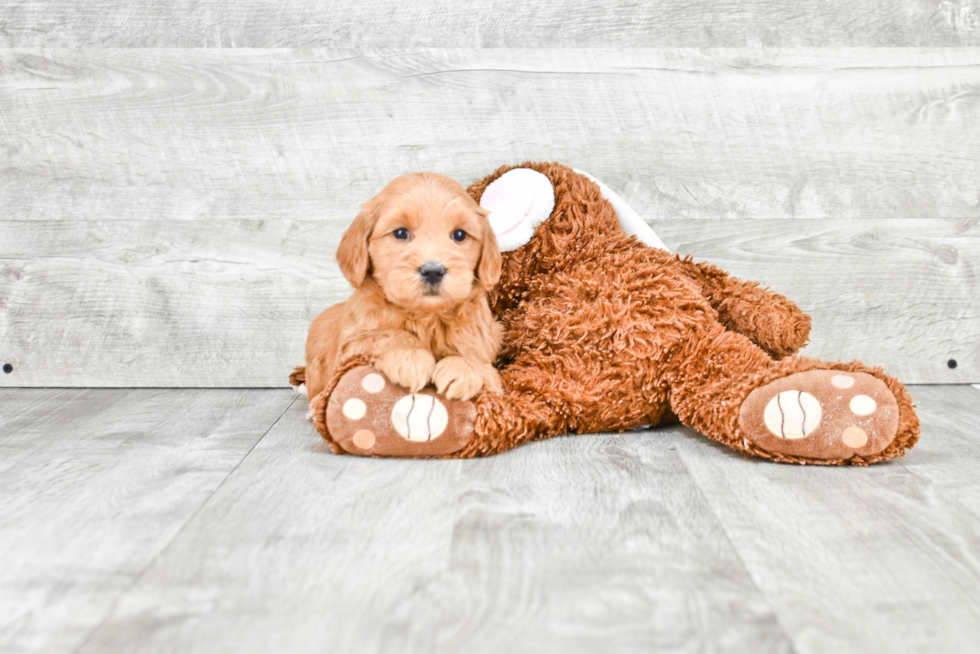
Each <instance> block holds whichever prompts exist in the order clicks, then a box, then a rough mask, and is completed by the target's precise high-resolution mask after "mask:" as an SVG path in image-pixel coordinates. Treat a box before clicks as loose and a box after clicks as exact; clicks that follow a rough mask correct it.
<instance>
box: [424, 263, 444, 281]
mask: <svg viewBox="0 0 980 654" xmlns="http://www.w3.org/2000/svg"><path fill="white" fill-rule="evenodd" d="M445 276H446V267H445V266H444V265H442V264H441V263H439V262H437V261H426V262H425V263H423V264H422V265H421V266H419V277H421V278H422V281H424V282H425V283H426V284H428V285H430V286H438V285H439V283H440V282H441V281H442V278H443V277H445Z"/></svg>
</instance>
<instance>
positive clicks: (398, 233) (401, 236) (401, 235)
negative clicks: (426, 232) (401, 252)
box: [391, 227, 409, 241]
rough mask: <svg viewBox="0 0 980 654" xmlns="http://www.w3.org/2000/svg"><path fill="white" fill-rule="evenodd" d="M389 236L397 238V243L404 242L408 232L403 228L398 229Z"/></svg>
mask: <svg viewBox="0 0 980 654" xmlns="http://www.w3.org/2000/svg"><path fill="white" fill-rule="evenodd" d="M391 235H392V236H394V237H395V238H397V239H398V240H399V241H404V240H405V239H407V238H408V236H409V234H408V230H407V229H405V228H404V227H399V228H398V229H396V230H395V231H393V232H392V233H391Z"/></svg>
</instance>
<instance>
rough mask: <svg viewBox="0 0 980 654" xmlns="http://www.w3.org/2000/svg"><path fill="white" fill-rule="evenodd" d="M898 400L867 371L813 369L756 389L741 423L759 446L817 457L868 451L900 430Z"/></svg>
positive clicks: (875, 451) (862, 454)
mask: <svg viewBox="0 0 980 654" xmlns="http://www.w3.org/2000/svg"><path fill="white" fill-rule="evenodd" d="M898 417H899V416H898V402H897V401H896V400H895V396H894V395H892V393H891V391H890V390H888V387H887V386H886V385H885V383H884V382H883V381H881V380H880V379H878V378H877V377H874V376H873V375H869V374H867V373H863V372H844V371H840V370H809V371H807V372H798V373H796V374H793V375H789V376H788V377H783V378H781V379H777V380H775V381H772V382H770V383H768V384H766V385H764V386H761V387H759V388H757V389H755V390H754V391H752V392H751V393H750V394H749V396H748V397H747V398H746V399H745V402H744V403H743V404H742V408H741V413H740V414H739V425H740V427H741V428H742V432H743V434H744V435H745V436H747V437H748V438H749V439H750V440H751V441H752V443H753V444H754V445H756V446H757V447H759V448H761V449H763V450H766V451H769V452H773V453H778V454H782V455H786V456H792V457H802V458H806V459H814V460H826V461H828V462H829V461H830V460H838V461H840V462H843V461H845V460H847V459H850V458H853V457H869V456H873V455H875V454H878V453H879V452H881V451H882V450H884V449H885V448H886V447H888V445H890V444H891V442H892V441H893V440H894V439H895V435H896V433H897V432H898Z"/></svg>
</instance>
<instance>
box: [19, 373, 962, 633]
mask: <svg viewBox="0 0 980 654" xmlns="http://www.w3.org/2000/svg"><path fill="white" fill-rule="evenodd" d="M912 394H913V396H914V397H915V399H916V401H917V403H918V405H919V412H920V416H921V417H922V420H923V438H922V441H921V443H920V445H919V446H918V447H917V448H916V449H915V450H913V451H912V452H911V453H910V455H909V456H908V457H906V458H905V459H901V460H898V461H895V462H891V463H889V464H885V465H880V466H877V467H872V468H869V469H822V468H814V467H796V466H783V465H778V464H773V463H768V462H760V461H755V460H747V459H744V458H742V457H741V456H738V455H735V454H733V453H731V452H730V451H728V450H726V449H724V448H722V447H719V446H716V445H714V444H712V443H710V442H707V441H706V440H704V439H703V438H701V437H699V436H698V435H697V434H695V433H694V432H692V431H691V430H688V429H686V428H683V427H672V428H663V429H657V430H653V431H647V432H634V433H629V434H614V435H602V434H599V435H586V436H578V437H571V438H558V439H553V440H551V441H547V442H542V443H537V444H533V445H530V446H527V447H524V448H520V449H518V450H515V451H513V452H510V453H507V454H505V455H501V456H498V457H494V458H489V459H483V460H473V461H394V460H375V459H359V458H354V457H346V456H335V455H333V454H331V453H330V452H329V450H328V448H327V447H326V446H325V445H324V444H323V443H322V442H321V441H320V440H319V439H318V438H317V436H316V434H315V432H314V431H313V429H312V427H311V426H310V425H309V424H308V423H307V422H306V420H305V417H304V413H305V403H304V402H302V401H301V400H296V399H295V397H296V396H294V395H292V394H291V392H289V391H286V390H282V389H277V390H215V389H209V390H197V389H184V390H155V389H139V390H120V389H98V390H56V389H3V390H0V425H2V432H0V453H2V454H0V471H2V473H0V479H2V480H3V481H2V484H0V560H2V561H3V565H0V651H3V652H45V653H48V652H55V653H57V652H116V651H119V652H123V651H124V652H175V651H179V652H236V653H239V652H269V651H275V652H306V651H310V652H313V651H316V652H358V653H361V652H399V653H401V652H457V651H465V652H535V653H537V652H562V653H564V652H579V651H581V652H594V651H616V652H634V651H637V652H639V651H692V652H695V651H697V652H714V651H719V652H770V651H775V652H783V651H785V652H799V653H809V652H845V651H860V652H890V653H891V652H919V651H931V652H937V651H943V652H968V651H975V647H976V643H978V642H980V531H978V529H977V525H978V520H980V476H978V475H977V474H976V460H977V457H978V455H980V434H978V425H980V389H978V388H974V387H969V386H933V387H926V386H917V387H913V388H912Z"/></svg>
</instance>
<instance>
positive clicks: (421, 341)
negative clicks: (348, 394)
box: [294, 173, 501, 400]
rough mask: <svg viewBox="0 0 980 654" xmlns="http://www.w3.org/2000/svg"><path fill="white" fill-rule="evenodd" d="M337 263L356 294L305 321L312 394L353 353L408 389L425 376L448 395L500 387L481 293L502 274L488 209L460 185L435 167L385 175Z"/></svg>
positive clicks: (496, 334)
mask: <svg viewBox="0 0 980 654" xmlns="http://www.w3.org/2000/svg"><path fill="white" fill-rule="evenodd" d="M337 263H338V264H340V270H341V271H342V272H343V273H344V277H346V278H347V279H348V280H349V281H350V283H351V284H353V285H354V289H355V290H354V294H353V295H352V296H351V297H350V299H349V300H347V301H346V302H341V303H340V304H336V305H334V306H332V307H330V308H329V309H327V310H326V311H324V312H323V313H321V314H320V315H319V316H317V318H316V320H314V321H313V324H312V325H310V333H309V338H308V339H307V341H306V371H305V381H306V387H307V396H308V397H309V398H310V399H311V400H312V399H313V398H315V397H316V396H317V395H319V394H320V392H321V391H322V390H323V388H324V386H325V385H326V384H327V382H328V381H329V380H330V376H331V374H332V372H333V368H334V366H335V365H336V364H337V362H339V361H342V360H343V359H346V358H347V357H349V356H352V355H357V354H364V355H367V356H369V357H371V359H372V361H373V364H374V366H375V367H376V368H377V369H378V370H380V371H381V372H383V373H384V374H385V375H386V376H387V377H388V378H389V379H390V380H391V381H393V382H395V383H396V384H400V385H402V386H404V387H406V388H407V389H409V390H410V391H412V392H413V393H414V392H417V391H419V390H421V389H422V388H423V387H424V386H425V385H426V384H428V383H430V382H432V383H433V384H435V387H436V390H438V391H439V392H440V393H442V394H444V395H445V396H446V397H448V398H450V399H460V400H468V399H470V398H471V397H473V396H474V395H476V393H477V392H478V391H479V390H480V389H481V388H483V387H484V386H486V387H487V388H488V389H490V390H492V391H494V392H496V393H499V392H501V384H500V377H499V375H498V374H497V371H496V370H495V369H494V367H493V361H494V359H495V358H496V356H497V352H498V350H499V349H500V339H501V329H500V326H499V325H498V324H497V323H496V322H495V321H494V319H493V316H492V315H491V314H490V307H489V304H488V303H487V295H486V291H487V289H489V288H490V287H492V286H493V285H494V284H496V283H497V280H498V279H499V278H500V250H499V249H498V247H497V238H496V237H495V236H494V233H493V230H492V229H491V228H490V223H489V222H488V221H487V212H486V211H485V210H484V209H482V208H481V207H480V206H479V205H478V204H477V203H476V202H475V201H474V200H473V198H471V197H470V196H469V194H468V193H466V191H465V190H464V189H463V187H462V186H461V185H460V184H459V183H458V182H456V181H454V180H452V179H450V178H449V177H446V176H444V175H438V174H436V173H413V174H411V175H404V176H402V177H399V178H397V179H395V180H394V181H392V182H391V183H390V184H388V186H386V187H385V188H384V189H383V190H382V191H381V192H380V193H378V195H377V196H375V197H374V198H373V199H372V200H370V201H369V202H366V203H365V204H363V205H362V206H361V212H360V213H359V214H358V216H357V218H355V219H354V223H353V224H352V225H351V226H350V228H349V229H348V230H347V232H345V233H344V237H343V239H342V240H341V242H340V247H339V248H338V250H337ZM297 373H298V374H299V375H300V377H299V379H302V372H301V371H300V370H297ZM294 377H296V375H294Z"/></svg>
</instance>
